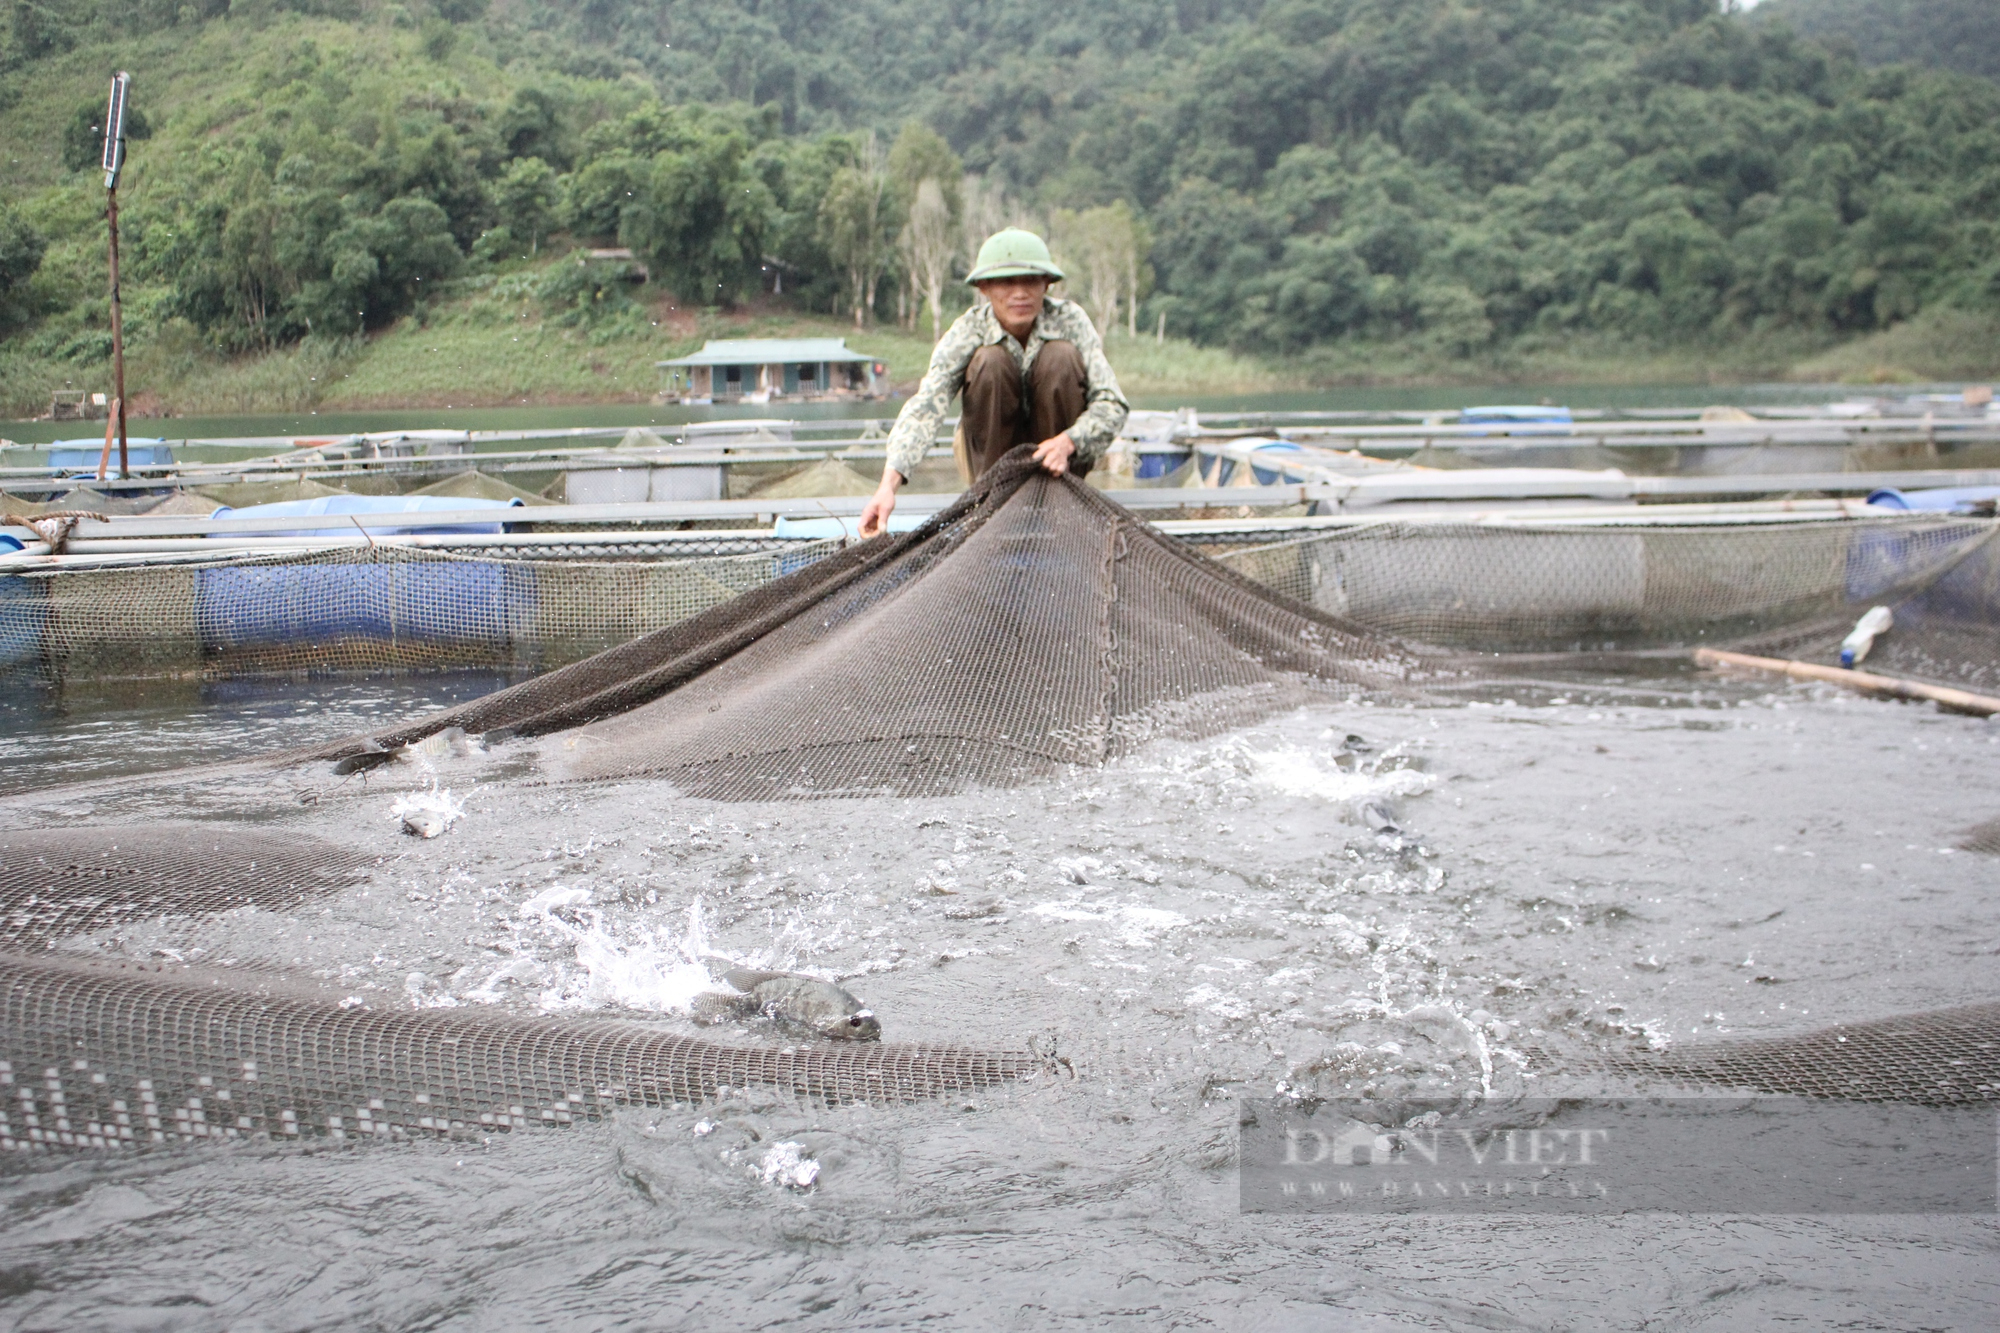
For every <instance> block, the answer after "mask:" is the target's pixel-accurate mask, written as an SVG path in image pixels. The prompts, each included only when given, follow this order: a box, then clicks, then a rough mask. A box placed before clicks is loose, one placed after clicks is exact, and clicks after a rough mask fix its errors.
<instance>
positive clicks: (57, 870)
mask: <svg viewBox="0 0 2000 1333" xmlns="http://www.w3.org/2000/svg"><path fill="white" fill-rule="evenodd" d="M366 864H367V858H364V857H362V856H360V855H358V854H356V853H353V852H350V851H348V850H346V849H345V848H342V847H338V846H336V845H334V844H332V843H329V842H325V841H322V840H320V839H316V838H308V837H300V836H298V835H296V834H292V833H284V834H278V833H266V832H259V831H256V830H247V829H238V828H231V827H228V826H226V825H215V824H188V825H173V824H152V825H147V826H145V827H136V828H88V827H86V828H63V829H10V830H6V831H0V948H8V949H21V948H33V947H37V946H40V945H44V944H47V943H48V942H50V941H52V940H56V939H61V938H63V937H64V936H68V935H74V934H76V933H78V932H81V931H88V930H98V929H102V928H104V927H107V926H116V925H119V924H121V923H126V922H131V921H136V920H139V919H142V918H146V917H153V916H160V915H162V914H165V915H171V916H186V915H195V914H206V913H214V912H226V911H230V910H232V909H234V908H238V907H246V906H249V907H260V908H264V909H266V910H270V911H282V910H284V909H287V908H291V907H295V906H297V905H298V904H299V903H301V902H304V901H305V900H306V899H307V898H310V897H314V896H318V895H321V894H328V893H334V892H337V891H339V890H340V889H343V888H345V887H347V886H348V885H350V884H353V883H355V882H356V881H357V880H358V879H359V877H360V872H361V871H362V869H363V867H365V865H366Z"/></svg>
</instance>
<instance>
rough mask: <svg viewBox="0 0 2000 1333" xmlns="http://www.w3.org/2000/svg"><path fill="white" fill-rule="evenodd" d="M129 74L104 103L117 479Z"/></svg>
mask: <svg viewBox="0 0 2000 1333" xmlns="http://www.w3.org/2000/svg"><path fill="white" fill-rule="evenodd" d="M131 92H132V76H131V75H130V74H127V73H126V72H125V71H124V70H122V69H121V70H119V71H118V73H116V74H114V75H113V76H112V77H111V100H110V101H109V102H107V103H106V104H105V107H104V190H105V194H106V197H107V198H108V199H109V201H110V202H109V204H108V205H107V206H106V209H105V218H106V219H107V220H108V221H109V222H110V224H111V378H112V381H113V384H112V392H113V395H114V396H113V398H112V400H111V415H112V417H113V418H114V420H113V422H112V423H111V424H112V425H114V426H116V427H117V430H118V479H119V480H120V481H129V480H131V477H132V456H131V451H130V449H129V447H128V446H127V443H126V439H125V312H124V309H123V306H122V303H121V302H120V300H119V293H118V173H119V172H120V171H121V170H123V169H124V166H125V112H126V108H127V106H128V105H129V104H130V100H131Z"/></svg>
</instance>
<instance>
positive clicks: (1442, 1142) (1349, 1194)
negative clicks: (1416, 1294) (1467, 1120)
mask: <svg viewBox="0 0 2000 1333" xmlns="http://www.w3.org/2000/svg"><path fill="white" fill-rule="evenodd" d="M1610 1138H1611V1130H1609V1129H1606V1128H1597V1127H1584V1126H1579V1127H1577V1128H1563V1129H1555V1128H1525V1129H1523V1128H1512V1129H1480V1128H1472V1127H1458V1128H1441V1127H1439V1126H1437V1125H1429V1126H1417V1127H1411V1128H1402V1129H1396V1130H1390V1131H1384V1130H1382V1129H1380V1128H1378V1127H1377V1126H1375V1125H1372V1124H1368V1123H1366V1122H1364V1121H1361V1120H1356V1119H1354V1118H1352V1117H1348V1118H1347V1119H1346V1123H1345V1124H1344V1125H1341V1126H1339V1127H1338V1128H1335V1129H1333V1130H1331V1131H1329V1130H1328V1129H1324V1128H1321V1127H1320V1126H1317V1125H1312V1124H1286V1125H1285V1127H1284V1156H1283V1159H1282V1165H1283V1166H1286V1167H1300V1168H1304V1167H1317V1168H1329V1169H1331V1170H1323V1171H1321V1172H1318V1173H1314V1174H1312V1175H1301V1176H1300V1177H1299V1178H1297V1179H1290V1180H1281V1181H1280V1182H1279V1189H1280V1191H1281V1192H1282V1193H1284V1194H1285V1195H1288V1196H1297V1195H1299V1194H1300V1193H1301V1192H1303V1193H1305V1194H1307V1195H1308V1196H1310V1197H1313V1198H1328V1199H1331V1198H1340V1199H1352V1198H1356V1197H1359V1196H1360V1195H1361V1194H1363V1193H1373V1194H1375V1195H1376V1196H1378V1197H1381V1198H1388V1199H1393V1198H1399V1197H1407V1198H1411V1199H1422V1198H1426V1197H1429V1198H1450V1197H1468V1198H1469V1197H1472V1196H1474V1195H1486V1196H1491V1195H1497V1196H1500V1197H1508V1196H1511V1195H1513V1194H1515V1193H1517V1192H1518V1193H1521V1194H1523V1195H1526V1196H1528V1197H1541V1196H1542V1195H1543V1192H1544V1191H1549V1192H1550V1193H1551V1197H1569V1198H1583V1197H1585V1196H1586V1195H1588V1196H1595V1197H1606V1196H1608V1195H1609V1193H1610V1191H1609V1189H1608V1188H1607V1187H1606V1185H1605V1183H1604V1181H1603V1180H1601V1179H1598V1178H1596V1177H1587V1178H1577V1177H1576V1176H1574V1175H1565V1176H1562V1177H1554V1175H1553V1171H1554V1168H1556V1167H1589V1166H1593V1165H1596V1164H1597V1163H1598V1160H1599V1155H1600V1154H1601V1153H1602V1152H1603V1150H1604V1148H1605V1146H1606V1145H1607V1144H1608V1142H1609V1140H1610ZM1353 1168H1373V1169H1374V1170H1373V1172H1372V1174H1371V1175H1369V1176H1367V1177H1365V1178H1357V1177H1356V1176H1355V1175H1354V1174H1353V1173H1352V1169H1353ZM1329 1176H1330V1177H1331V1178H1328V1177H1329Z"/></svg>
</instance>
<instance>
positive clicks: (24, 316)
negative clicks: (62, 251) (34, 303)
mask: <svg viewBox="0 0 2000 1333" xmlns="http://www.w3.org/2000/svg"><path fill="white" fill-rule="evenodd" d="M47 250H48V242H47V241H46V240H45V239H44V238H43V236H42V234H41V233H40V232H38V231H36V230H35V229H34V228H33V227H31V226H29V225H28V223H27V221H26V220H25V219H23V218H22V217H21V215H20V214H19V213H18V212H16V211H15V210H14V209H11V208H5V207H0V330H5V329H7V328H10V327H13V326H16V325H19V324H24V323H26V322H27V320H28V319H29V317H30V316H31V314H32V313H33V312H32V311H31V310H30V308H29V290H28V283H29V281H30V280H31V279H32V278H33V277H34V276H35V272H36V270H38V269H39V268H41V266H42V256H43V254H44V253H46V252H47Z"/></svg>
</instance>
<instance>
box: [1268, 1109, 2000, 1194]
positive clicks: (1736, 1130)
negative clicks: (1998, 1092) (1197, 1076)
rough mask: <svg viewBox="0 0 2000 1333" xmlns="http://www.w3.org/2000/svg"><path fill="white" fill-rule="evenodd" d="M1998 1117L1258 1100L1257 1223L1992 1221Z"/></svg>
mask: <svg viewBox="0 0 2000 1333" xmlns="http://www.w3.org/2000/svg"><path fill="white" fill-rule="evenodd" d="M1994 1131H1995V1115H1994V1111H1993V1110H1992V1109H1991V1108H1988V1109H1984V1110H1981V1109H1977V1108H1970V1107H1929V1106H1911V1105H1893V1104H1867V1103H1840V1102H1833V1101H1805V1100H1800V1099H1790V1098H1778V1097H1754V1096H1738V1097H1722V1096H1717V1097H1705V1098H1704V1097H1693V1098H1679V1099H1673V1098H1605V1099H1561V1100H1557V1099H1544V1100H1533V1101H1530V1100H1522V1101H1516V1102H1508V1103H1486V1104H1461V1103H1458V1102H1452V1103H1445V1104H1442V1105H1424V1104H1421V1103H1413V1102H1366V1101H1341V1102H1332V1101H1316V1102H1304V1101H1294V1100H1289V1099H1278V1100H1272V1101H1254V1100H1253V1101H1245V1102H1243V1103H1242V1104H1241V1107H1240V1125H1239V1136H1240V1137H1239V1154H1238V1166H1239V1172H1240V1179H1241V1183H1242V1206H1243V1207H1244V1209H1245V1210H1247V1211H1252V1212H1299V1211H1382V1210H1394V1211H1413V1210H1424V1209H1434V1210H1439V1211H1452V1212H1478V1211H1489V1210H1508V1209H1513V1210H1525V1211H1543V1212H1596V1213H1602V1212H1628V1211H1669V1212H1728V1213H1758V1212H1779V1213H1853V1212H1885V1213H1968V1212H1970V1213H1993V1212H1996V1211H2000V1207H1996V1202H1997V1201H1996V1183H1995V1182H1996V1174H1995V1168H1996V1147H1995V1132H1994Z"/></svg>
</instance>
